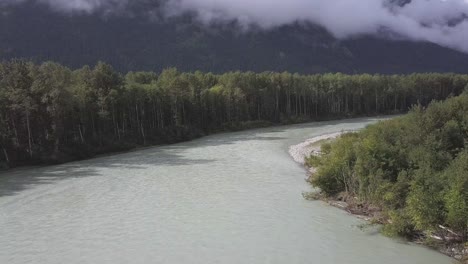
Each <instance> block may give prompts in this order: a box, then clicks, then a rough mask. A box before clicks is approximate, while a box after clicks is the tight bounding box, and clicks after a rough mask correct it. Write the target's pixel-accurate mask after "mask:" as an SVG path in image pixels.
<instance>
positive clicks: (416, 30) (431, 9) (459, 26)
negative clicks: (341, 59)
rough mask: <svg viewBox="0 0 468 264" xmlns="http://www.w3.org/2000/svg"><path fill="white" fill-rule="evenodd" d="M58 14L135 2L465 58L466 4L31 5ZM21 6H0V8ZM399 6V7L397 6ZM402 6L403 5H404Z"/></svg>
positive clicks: (343, 0)
mask: <svg viewBox="0 0 468 264" xmlns="http://www.w3.org/2000/svg"><path fill="white" fill-rule="evenodd" d="M33 1H35V2H39V3H42V4H46V5H48V6H49V7H50V8H51V9H53V10H55V11H58V12H65V13H73V12H84V13H93V12H97V11H103V10H104V11H112V10H124V9H125V7H126V6H128V5H130V3H132V4H133V3H135V1H140V2H143V1H144V2H145V3H151V2H159V3H160V5H158V6H159V7H158V9H160V11H161V12H162V13H163V14H164V16H166V17H174V16H180V15H183V14H186V13H187V12H190V13H192V14H194V15H195V17H196V18H197V20H198V21H199V22H200V23H203V24H205V25H210V24H212V23H224V22H232V21H236V22H237V23H238V24H239V25H240V26H241V27H242V28H245V29H247V30H248V29H249V28H250V27H251V26H255V27H257V28H258V27H260V28H263V29H271V28H275V27H278V26H282V25H287V24H291V23H294V22H310V23H314V24H318V25H321V26H323V27H324V28H326V29H327V30H328V31H329V32H330V33H331V34H333V35H334V36H335V37H336V38H339V39H345V38H349V37H354V36H359V35H365V34H371V35H376V36H380V35H381V34H380V33H381V32H383V31H385V32H391V33H393V34H394V35H397V36H398V37H399V38H404V39H408V40H414V41H427V42H432V43H436V44H439V45H441V46H445V47H449V48H453V49H456V50H460V51H463V52H466V53H468V0H412V1H401V0H400V1H398V0H288V1H284V0H166V1H164V2H162V4H161V1H157V0H153V1H151V0H133V1H129V0H33ZM24 2H25V0H0V3H1V4H3V5H12V4H18V3H24ZM395 2H400V3H401V4H396V3H395ZM405 3H406V4H405Z"/></svg>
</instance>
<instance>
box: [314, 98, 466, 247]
mask: <svg viewBox="0 0 468 264" xmlns="http://www.w3.org/2000/svg"><path fill="white" fill-rule="evenodd" d="M467 144H468V91H467V92H465V93H463V94H462V95H461V96H458V97H453V98H450V99H448V100H446V101H443V102H433V103H431V104H430V105H429V106H428V107H427V108H423V107H422V106H415V107H413V108H412V110H411V111H410V113H409V114H408V115H405V116H403V117H399V118H396V119H392V120H388V121H384V122H381V123H379V124H376V125H372V126H370V127H368V128H366V129H364V130H363V131H361V132H358V133H351V134H346V135H344V136H343V137H341V138H340V139H339V140H336V141H333V142H332V143H326V144H324V145H323V146H322V154H321V155H320V156H318V157H317V156H312V157H311V158H310V159H309V160H308V162H309V165H311V166H314V167H317V169H318V170H317V172H316V173H315V174H314V175H313V176H312V177H311V182H312V183H313V184H314V185H315V186H318V187H320V189H321V190H322V191H323V192H324V193H325V194H326V195H327V196H335V195H337V194H338V193H341V194H340V195H339V196H340V197H352V198H351V200H353V199H357V200H358V201H357V202H358V203H361V205H363V206H364V205H366V204H367V205H368V206H369V207H372V206H374V207H377V208H380V209H382V210H383V211H382V212H380V213H378V214H377V216H378V217H379V218H380V220H379V221H380V222H382V223H385V224H386V226H385V231H386V232H387V233H388V234H392V235H401V236H406V237H413V238H414V237H415V236H416V237H417V236H420V237H422V238H424V239H425V241H426V242H429V243H431V244H433V245H434V243H435V244H437V243H449V244H450V243H460V244H461V245H462V246H461V248H462V249H463V243H464V242H466V241H467V239H468V148H467ZM343 193H344V195H343ZM354 197H356V198H354ZM348 202H350V200H348ZM351 202H354V203H356V201H351Z"/></svg>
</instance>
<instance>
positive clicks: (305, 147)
mask: <svg viewBox="0 0 468 264" xmlns="http://www.w3.org/2000/svg"><path fill="white" fill-rule="evenodd" d="M349 132H352V131H341V132H335V133H329V134H324V135H320V136H316V137H313V138H309V139H307V140H306V141H304V142H302V143H299V144H297V145H294V146H291V147H289V155H291V157H292V158H293V159H294V161H295V162H297V163H299V164H302V165H304V164H305V158H306V157H309V156H310V155H311V154H313V153H317V154H318V153H319V152H320V145H317V144H315V143H317V142H319V141H321V140H327V139H335V138H338V137H340V136H341V135H343V134H344V133H349Z"/></svg>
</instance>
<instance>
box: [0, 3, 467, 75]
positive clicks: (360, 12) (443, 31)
mask: <svg viewBox="0 0 468 264" xmlns="http://www.w3.org/2000/svg"><path fill="white" fill-rule="evenodd" d="M467 14H468V2H467V1H466V0H445V1H443V0H289V1H284V0H283V1H280V0H255V1H251V0H236V1H234V0H132V1H130V0H0V59H9V58H17V57H21V58H28V59H33V60H35V61H44V60H56V61H59V62H62V63H65V64H67V65H69V66H73V67H74V66H76V67H78V66H81V65H82V64H94V63H95V62H96V61H97V60H105V61H107V62H110V63H112V64H113V65H114V66H115V67H117V68H118V69H120V70H159V69H162V68H165V67H170V66H176V67H178V68H180V69H182V70H196V69H200V70H204V71H218V72H220V71H226V70H238V69H239V70H254V71H264V70H276V71H282V70H288V71H299V72H328V71H340V72H348V73H349V72H351V73H352V72H381V73H407V72H421V71H439V72H440V71H444V72H447V71H453V72H466V70H467V69H468V15H467Z"/></svg>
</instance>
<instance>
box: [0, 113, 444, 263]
mask: <svg viewBox="0 0 468 264" xmlns="http://www.w3.org/2000/svg"><path fill="white" fill-rule="evenodd" d="M371 122H375V119H355V120H347V121H336V122H323V123H315V124H308V125H297V126H288V127H277V128H269V129H261V130H253V131H246V132H239V133H229V134H219V135H214V136H209V137H206V138H203V139H199V140H195V141H192V142H188V143H182V144H177V145H172V146H165V147H155V148H150V149H145V150H140V151H136V152H131V153H126V154H120V155H115V156H109V157H102V158H97V159H93V160H88V161H82V162H74V163H69V164H65V165H61V166H53V167H46V168H40V169H28V170H18V171H13V172H8V173H3V174H0V263H5V264H7V263H8V264H16V263H48V264H49V263H51V264H52V263H57V264H58V263H60V264H63V263H100V264H102V263H112V264H114V263H288V264H289V263H291V264H292V263H320V264H331V263H339V264H343V263H347V264H353V263H356V264H358V263H359V264H375V263H380V264H386V263H388V264H395V263H398V264H406V263H407V264H418V263H420V264H445V263H452V260H451V259H450V258H448V257H445V256H443V255H441V254H439V253H437V252H434V251H430V250H428V249H425V248H422V247H419V246H415V245H410V244H405V243H402V242H398V241H395V240H391V239H389V238H386V237H383V236H381V235H379V234H378V233H377V232H374V231H371V230H367V231H361V230H360V229H359V228H358V227H357V226H358V225H359V224H361V223H362V222H361V221H360V220H358V219H356V218H354V217H353V216H349V215H347V214H346V213H345V212H343V211H340V210H338V209H336V208H333V207H330V206H327V205H325V204H324V203H322V202H309V201H305V200H304V199H303V198H302V196H301V193H302V192H303V191H308V190H310V187H309V186H308V185H307V184H306V183H305V181H304V178H305V170H304V169H303V168H302V167H301V166H299V165H298V164H296V163H295V162H294V161H293V160H292V159H291V158H290V157H289V155H288V152H287V151H288V147H289V146H290V145H293V144H297V143H299V142H301V141H303V140H305V139H307V138H310V137H313V136H317V135H320V134H324V133H329V132H335V131H341V130H343V129H345V130H348V129H357V128H361V127H363V126H365V125H366V124H368V123H371Z"/></svg>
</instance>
